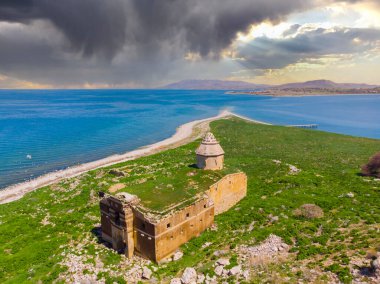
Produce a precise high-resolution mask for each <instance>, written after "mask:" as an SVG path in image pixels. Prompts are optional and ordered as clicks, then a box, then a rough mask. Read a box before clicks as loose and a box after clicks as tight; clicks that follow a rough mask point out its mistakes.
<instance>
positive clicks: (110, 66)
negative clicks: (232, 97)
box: [0, 0, 380, 89]
mask: <svg viewBox="0 0 380 284" xmlns="http://www.w3.org/2000/svg"><path fill="white" fill-rule="evenodd" d="M186 79H220V80H242V81H247V82H252V83H260V84H283V83H289V82H301V81H307V80H317V79H328V80H333V81H335V82H340V83H345V82H347V83H348V82H349V83H368V84H380V0H342V1H341V0H207V1H206V0H107V1H104V0H65V1H51V0H1V1H0V88H22V89H29V88H31V89H32V88H154V87H159V86H163V85H165V84H168V83H172V82H176V81H179V80H186Z"/></svg>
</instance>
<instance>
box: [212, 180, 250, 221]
mask: <svg viewBox="0 0 380 284" xmlns="http://www.w3.org/2000/svg"><path fill="white" fill-rule="evenodd" d="M206 194H207V195H208V196H209V198H210V199H211V200H213V202H214V206H215V215H218V214H220V213H223V212H225V211H227V210H228V209H230V208H231V207H232V206H234V205H235V204H236V203H238V202H239V201H240V200H241V199H243V198H244V197H245V196H246V195H247V176H246V174H245V173H235V174H230V175H227V176H225V177H223V178H222V179H221V180H219V181H218V182H216V183H215V184H213V185H212V186H210V189H209V190H208V191H207V192H206Z"/></svg>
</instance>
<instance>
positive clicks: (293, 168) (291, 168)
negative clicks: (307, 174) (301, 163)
mask: <svg viewBox="0 0 380 284" xmlns="http://www.w3.org/2000/svg"><path fill="white" fill-rule="evenodd" d="M288 166H289V174H290V175H296V174H298V173H299V172H300V171H301V170H300V169H298V168H297V167H296V166H293V165H290V164H288Z"/></svg>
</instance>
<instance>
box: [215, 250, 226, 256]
mask: <svg viewBox="0 0 380 284" xmlns="http://www.w3.org/2000/svg"><path fill="white" fill-rule="evenodd" d="M227 253H228V250H225V249H222V250H216V251H215V252H214V255H215V256H222V255H226V254H227Z"/></svg>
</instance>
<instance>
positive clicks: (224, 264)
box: [216, 258, 230, 266]
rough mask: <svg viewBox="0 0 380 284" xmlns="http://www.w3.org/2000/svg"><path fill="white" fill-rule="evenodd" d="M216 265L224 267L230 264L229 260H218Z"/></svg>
mask: <svg viewBox="0 0 380 284" xmlns="http://www.w3.org/2000/svg"><path fill="white" fill-rule="evenodd" d="M216 264H218V265H221V266H226V265H229V264H230V260H229V259H228V258H219V259H218V260H217V261H216Z"/></svg>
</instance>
